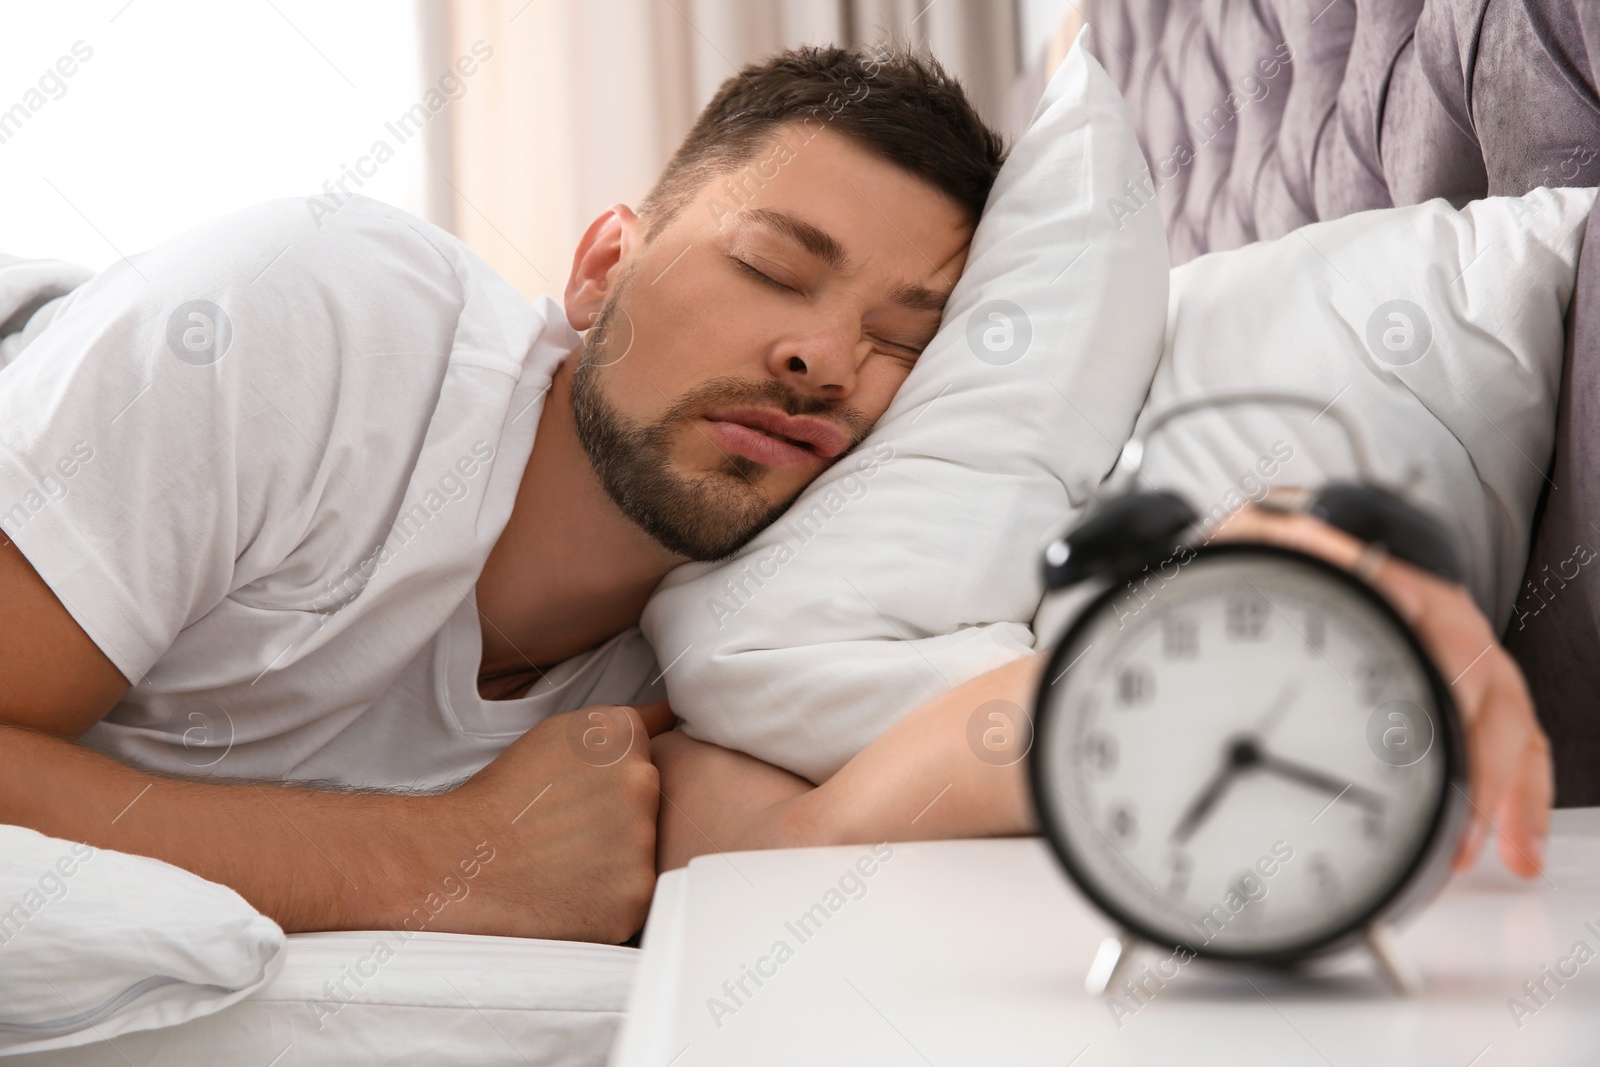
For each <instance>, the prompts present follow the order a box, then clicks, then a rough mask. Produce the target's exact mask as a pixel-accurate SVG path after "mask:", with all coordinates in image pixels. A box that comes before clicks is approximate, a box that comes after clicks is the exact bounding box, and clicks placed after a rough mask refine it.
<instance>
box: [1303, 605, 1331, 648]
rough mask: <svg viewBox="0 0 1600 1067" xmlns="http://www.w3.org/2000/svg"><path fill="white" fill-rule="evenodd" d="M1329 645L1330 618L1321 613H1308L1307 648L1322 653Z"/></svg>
mask: <svg viewBox="0 0 1600 1067" xmlns="http://www.w3.org/2000/svg"><path fill="white" fill-rule="evenodd" d="M1327 643H1328V617H1327V616H1326V615H1324V614H1322V612H1320V611H1308V612H1306V648H1307V649H1308V650H1310V651H1311V652H1314V653H1319V652H1321V651H1322V650H1323V649H1324V648H1326V647H1327Z"/></svg>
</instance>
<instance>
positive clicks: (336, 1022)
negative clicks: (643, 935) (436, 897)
mask: <svg viewBox="0 0 1600 1067" xmlns="http://www.w3.org/2000/svg"><path fill="white" fill-rule="evenodd" d="M380 941H387V942H388V943H389V944H393V943H395V942H394V935H393V934H390V933H380V932H363V931H358V932H347V933H321V934H293V935H291V936H290V937H289V939H288V948H287V951H286V954H285V960H284V964H283V969H282V970H281V971H280V972H279V973H278V975H277V977H276V978H274V979H273V980H272V981H271V982H270V983H269V984H268V985H266V986H265V987H264V988H262V989H261V990H259V991H258V992H257V993H255V994H254V995H253V996H251V997H249V998H248V999H246V1000H244V1001H241V1002H240V1003H238V1004H235V1005H233V1006H232V1007H230V1008H227V1009H225V1010H223V1011H221V1012H218V1013H216V1014H213V1015H207V1016H205V1017H203V1018H199V1019H195V1020H193V1021H191V1022H187V1023H184V1024H182V1025H180V1026H172V1027H167V1028H165V1029H159V1030H145V1031H141V1032H139V1033H132V1034H124V1035H122V1036H119V1037H116V1038H113V1039H111V1040H109V1041H100V1042H96V1043H94V1044H90V1045H83V1046H79V1047H77V1048H68V1049H60V1050H56V1051H50V1052H37V1053H32V1054H24V1055H20V1056H13V1057H8V1058H7V1059H6V1061H5V1062H6V1063H8V1064H13V1065H15V1067H130V1065H131V1067H146V1065H150V1067H155V1065H158V1064H168V1065H171V1064H238V1065H240V1067H322V1065H329V1067H332V1065H335V1064H337V1065H340V1067H345V1065H348V1064H353V1063H359V1064H363V1065H369V1067H379V1065H383V1064H394V1065H400V1064H405V1065H408V1067H409V1065H412V1064H419V1063H471V1064H475V1065H482V1067H499V1065H502V1064H503V1065H506V1067H511V1065H516V1067H528V1065H530V1064H539V1065H544V1064H561V1065H563V1067H571V1065H577V1064H600V1063H604V1062H605V1057H606V1054H607V1051H608V1049H609V1048H610V1047H611V1043H612V1040H613V1039H614V1037H615V1035H616V1032H617V1028H618V1026H619V1025H620V1024H621V1022H622V1014H623V1009H624V1007H625V1005H626V1002H627V997H628V990H629V987H630V986H631V985H632V982H633V975H634V969H635V966H636V960H637V958H638V955H639V953H638V950H637V949H632V948H622V947H619V946H614V945H588V944H578V943H575V942H570V941H534V940H528V939H523V938H515V937H478V936H472V935H467V934H434V933H422V934H417V935H415V936H414V937H413V938H412V939H411V940H410V941H408V942H406V943H405V944H403V945H401V946H400V947H399V948H398V949H397V950H393V951H392V958H389V959H387V960H386V961H384V962H379V958H380V957H381V956H384V955H387V953H377V952H374V947H375V945H376V944H377V943H378V942H380Z"/></svg>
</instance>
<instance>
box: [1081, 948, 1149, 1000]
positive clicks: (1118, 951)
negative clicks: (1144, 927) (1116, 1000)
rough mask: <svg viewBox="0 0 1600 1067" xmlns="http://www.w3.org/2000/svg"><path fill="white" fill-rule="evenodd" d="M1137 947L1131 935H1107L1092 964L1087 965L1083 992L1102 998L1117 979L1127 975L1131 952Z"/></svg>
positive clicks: (1131, 956) (1131, 957)
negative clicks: (1087, 971) (1087, 970)
mask: <svg viewBox="0 0 1600 1067" xmlns="http://www.w3.org/2000/svg"><path fill="white" fill-rule="evenodd" d="M1137 947H1138V940H1137V939H1136V938H1134V936H1133V935H1132V934H1129V933H1127V932H1118V933H1115V934H1109V935H1107V936H1106V939H1105V940H1104V941H1102V942H1100V948H1099V949H1098V950H1097V951H1096V952H1095V954H1094V962H1093V963H1091V964H1089V973H1088V974H1087V975H1085V976H1084V979H1083V989H1084V992H1086V993H1088V994H1089V995H1090V996H1091V997H1099V996H1104V995H1105V994H1106V992H1107V991H1108V990H1110V989H1111V988H1112V986H1114V985H1115V984H1116V982H1117V979H1119V978H1121V977H1123V976H1124V975H1125V974H1127V973H1128V968H1129V967H1130V966H1131V965H1132V963H1133V950H1134V949H1135V948H1137Z"/></svg>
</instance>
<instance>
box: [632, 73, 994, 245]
mask: <svg viewBox="0 0 1600 1067" xmlns="http://www.w3.org/2000/svg"><path fill="white" fill-rule="evenodd" d="M791 122H793V123H800V124H801V125H802V127H803V128H805V129H807V130H810V131H815V130H817V129H819V128H825V127H826V128H832V129H834V130H836V131H838V132H839V133H842V134H845V135H846V136H848V137H851V138H853V139H855V140H856V141H858V142H860V143H861V144H864V145H866V146H867V147H868V148H869V149H871V150H872V151H874V152H876V153H877V154H879V155H881V156H883V157H884V158H885V159H887V160H889V161H890V162H892V163H894V164H895V165H896V166H898V167H900V168H901V169H903V170H905V171H907V172H908V173H910V174H912V175H915V176H916V177H918V178H920V179H922V180H923V181H924V182H926V183H927V184H928V185H930V186H932V187H933V188H934V189H936V190H938V191H939V192H941V193H944V194H945V195H946V196H948V197H950V198H951V199H952V200H954V201H956V203H958V204H960V205H961V206H962V207H963V208H964V209H966V211H967V213H968V215H969V217H970V218H971V220H972V221H973V222H974V223H976V222H977V220H978V217H979V216H980V215H981V214H982V213H983V205H984V202H985V201H986V200H987V199H988V196H989V189H990V187H991V186H993V185H994V179H995V175H996V174H997V173H999V170H1000V164H1001V163H1002V162H1003V161H1004V159H1005V144H1004V142H1003V140H1002V139H1001V137H1000V135H999V134H997V133H996V132H995V131H993V130H991V129H990V128H989V127H988V126H986V125H985V124H984V122H983V120H982V119H981V118H980V117H979V116H978V112H977V111H976V110H975V109H974V108H973V106H972V104H971V103H970V102H969V101H968V100H967V96H966V93H965V92H964V91H963V90H962V88H961V83H960V82H958V81H957V80H956V79H955V78H953V77H951V76H950V74H949V73H947V72H946V71H945V69H944V68H943V67H942V66H940V65H939V62H938V60H936V59H934V58H933V57H932V56H931V55H928V54H926V53H917V52H910V51H906V50H904V49H900V48H895V47H882V48H875V49H873V50H872V51H871V52H870V53H867V52H861V51H855V50H852V49H845V48H836V47H825V48H817V47H804V48H796V49H792V50H790V51H787V52H779V53H778V54H776V55H774V56H771V57H770V58H768V59H766V60H765V61H763V62H760V63H753V64H751V65H749V66H747V67H745V68H744V69H743V70H742V71H740V72H739V73H738V74H736V75H734V76H733V77H731V78H729V79H728V80H727V81H725V82H723V83H722V86H721V88H719V89H718V90H717V95H716V96H714V97H712V98H711V102H710V103H709V104H707V105H706V107H705V110H704V111H702V112H701V113H700V117H699V118H698V119H696V120H695V124H694V126H693V127H692V128H691V129H690V130H689V134H688V136H687V137H685V138H684V140H683V143H682V144H681V145H679V146H678V150H677V151H676V152H675V153H673V156H672V159H671V160H670V161H669V162H668V163H667V166H666V169H665V170H663V171H662V172H661V176H660V177H659V178H658V179H656V184H655V187H654V188H652V189H651V190H650V194H649V196H647V197H646V198H645V200H644V203H643V204H642V205H641V206H640V210H639V213H640V215H641V217H642V218H643V219H644V221H645V223H646V226H647V227H648V236H649V237H652V238H653V237H654V236H655V235H656V234H657V233H659V232H660V231H661V229H662V228H663V227H665V226H666V225H667V224H668V223H669V222H671V221H672V219H673V218H674V217H676V216H677V215H678V213H679V212H681V211H682V210H683V208H684V207H685V205H687V204H688V202H689V201H690V200H691V199H692V198H693V197H694V195H695V194H696V193H697V192H698V191H699V190H700V189H701V188H702V187H704V186H705V184H706V183H707V182H709V181H710V180H711V179H712V178H714V177H716V176H717V175H719V174H722V173H726V172H728V171H733V170H737V169H739V168H740V167H742V166H744V165H745V164H746V163H748V162H749V161H750V160H751V158H752V157H753V156H754V155H755V153H756V151H757V150H758V149H759V148H761V147H762V146H763V145H764V144H765V143H767V142H768V141H769V140H770V139H771V138H772V137H773V136H774V135H775V134H776V133H777V130H778V127H779V126H781V125H783V124H785V123H791ZM770 176H771V175H767V177H770Z"/></svg>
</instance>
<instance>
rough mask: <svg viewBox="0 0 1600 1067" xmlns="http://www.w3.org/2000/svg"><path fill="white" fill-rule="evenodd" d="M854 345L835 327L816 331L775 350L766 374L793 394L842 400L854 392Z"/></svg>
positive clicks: (856, 362)
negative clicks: (789, 388) (769, 373)
mask: <svg viewBox="0 0 1600 1067" xmlns="http://www.w3.org/2000/svg"><path fill="white" fill-rule="evenodd" d="M855 341H856V338H852V337H850V336H848V335H847V333H846V332H845V331H844V330H842V329H839V328H837V327H829V328H826V329H819V330H816V331H814V332H812V333H808V334H806V335H805V336H803V337H797V338H794V339H792V340H788V341H785V342H783V343H780V344H778V345H776V346H774V347H773V349H772V353H771V354H770V355H769V356H768V370H769V371H770V372H771V374H772V376H773V377H775V378H777V379H778V380H779V381H781V382H784V383H785V384H786V385H788V386H790V387H791V388H792V389H794V390H795V391H796V392H800V393H807V394H809V395H812V396H817V397H821V398H822V399H824V400H842V399H844V398H845V397H847V396H849V395H850V394H851V393H853V392H855V388H856V371H857V369H858V368H859V367H860V353H859V352H858V351H857V348H858V345H857V344H856V343H855Z"/></svg>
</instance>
